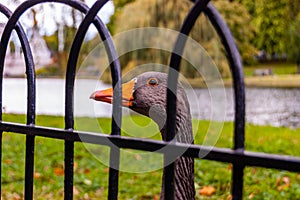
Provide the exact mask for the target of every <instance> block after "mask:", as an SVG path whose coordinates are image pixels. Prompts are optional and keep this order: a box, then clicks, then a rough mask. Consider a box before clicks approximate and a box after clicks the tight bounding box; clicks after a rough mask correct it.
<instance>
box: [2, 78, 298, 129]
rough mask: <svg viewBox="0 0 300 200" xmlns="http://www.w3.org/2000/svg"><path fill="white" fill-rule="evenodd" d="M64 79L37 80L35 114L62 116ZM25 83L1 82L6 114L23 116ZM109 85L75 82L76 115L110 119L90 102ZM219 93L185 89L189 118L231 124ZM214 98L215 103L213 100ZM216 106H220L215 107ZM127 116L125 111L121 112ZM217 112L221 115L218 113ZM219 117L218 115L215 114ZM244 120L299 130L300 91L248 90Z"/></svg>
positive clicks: (227, 97)
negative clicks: (219, 110) (96, 91)
mask: <svg viewBox="0 0 300 200" xmlns="http://www.w3.org/2000/svg"><path fill="white" fill-rule="evenodd" d="M64 84H65V82H64V80H62V79H37V105H36V109H37V113H38V114H48V115H64V94H65V89H64ZM26 87H27V86H26V80H25V79H4V81H3V110H4V112H5V113H26V100H27V95H26V91H27V89H26ZM107 87H110V85H107V84H103V83H102V82H99V81H96V80H85V79H79V80H76V84H75V94H74V100H75V104H74V109H75V112H74V113H75V115H76V116H89V117H94V116H98V117H110V116H111V106H110V105H109V104H106V103H101V102H95V101H92V100H90V99H89V96H90V94H91V93H92V92H93V91H95V90H96V89H103V88H107ZM216 90H218V92H217V93H216V94H218V93H221V94H224V96H222V95H219V96H218V95H215V94H214V91H212V90H208V89H193V90H191V89H188V90H187V94H188V96H189V101H190V106H191V112H192V116H193V117H194V118H198V119H206V120H225V121H233V119H234V105H233V90H232V89H231V88H226V89H216ZM216 98H219V99H217V100H216V101H214V99H216ZM216 105H223V106H221V107H218V106H216ZM215 107H218V109H222V112H221V113H222V115H224V116H222V117H220V118H218V116H217V117H214V116H215V115H214V114H213V113H214V111H213V110H214V108H215ZM123 112H124V114H128V109H126V108H124V109H123ZM219 113H220V112H219ZM217 114H218V112H217ZM246 121H247V122H249V123H253V124H259V125H267V124H269V125H273V126H286V127H300V89H274V88H263V89H258V88H247V89H246Z"/></svg>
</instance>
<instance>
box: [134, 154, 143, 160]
mask: <svg viewBox="0 0 300 200" xmlns="http://www.w3.org/2000/svg"><path fill="white" fill-rule="evenodd" d="M134 158H135V159H136V160H142V156H140V155H139V154H136V155H134Z"/></svg>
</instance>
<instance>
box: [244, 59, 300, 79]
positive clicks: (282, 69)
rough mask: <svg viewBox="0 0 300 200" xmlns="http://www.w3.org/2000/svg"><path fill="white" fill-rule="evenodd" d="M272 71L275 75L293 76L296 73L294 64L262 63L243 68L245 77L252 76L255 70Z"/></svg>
mask: <svg viewBox="0 0 300 200" xmlns="http://www.w3.org/2000/svg"><path fill="white" fill-rule="evenodd" d="M269 68H271V69H272V70H273V74H275V75H283V74H295V73H296V72H297V68H296V64H295V63H285V62H284V63H263V64H258V65H254V66H244V74H245V76H252V75H253V72H254V70H256V69H269Z"/></svg>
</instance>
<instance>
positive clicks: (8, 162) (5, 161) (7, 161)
mask: <svg viewBox="0 0 300 200" xmlns="http://www.w3.org/2000/svg"><path fill="white" fill-rule="evenodd" d="M3 162H4V163H5V164H8V165H9V164H11V163H12V161H11V160H9V159H6V160H4V161H3Z"/></svg>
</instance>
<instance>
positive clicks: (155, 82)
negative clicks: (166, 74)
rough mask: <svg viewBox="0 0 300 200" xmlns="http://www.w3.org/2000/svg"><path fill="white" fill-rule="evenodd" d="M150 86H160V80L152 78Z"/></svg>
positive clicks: (149, 82)
mask: <svg viewBox="0 0 300 200" xmlns="http://www.w3.org/2000/svg"><path fill="white" fill-rule="evenodd" d="M148 85H151V86H156V85H158V80H157V79H156V78H150V79H149V80H148Z"/></svg>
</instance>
